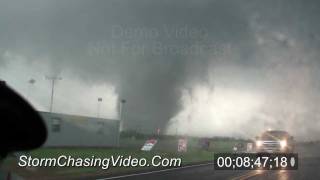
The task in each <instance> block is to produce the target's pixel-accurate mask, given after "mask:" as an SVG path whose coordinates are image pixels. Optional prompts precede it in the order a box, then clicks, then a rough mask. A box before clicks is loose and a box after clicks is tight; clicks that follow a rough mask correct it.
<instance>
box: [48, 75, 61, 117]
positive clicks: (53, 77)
mask: <svg viewBox="0 0 320 180" xmlns="http://www.w3.org/2000/svg"><path fill="white" fill-rule="evenodd" d="M46 79H47V80H50V81H51V98H50V112H52V108H53V96H54V85H55V82H56V81H57V80H62V78H61V77H57V76H46Z"/></svg>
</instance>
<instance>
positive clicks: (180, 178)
mask: <svg viewBox="0 0 320 180" xmlns="http://www.w3.org/2000/svg"><path fill="white" fill-rule="evenodd" d="M111 179H112V180H149V179H152V180H200V179H203V180H212V179H230V180H244V179H250V180H260V179H261V180H262V179H263V180H275V179H279V180H291V179H301V180H305V179H308V180H309V179H310V180H312V179H315V180H318V179H320V157H317V158H313V157H305V158H301V159H299V169H298V170H295V171H285V170H280V171H261V170H253V171H218V170H214V169H213V164H203V165H197V166H189V167H184V168H176V169H171V170H160V171H151V172H145V173H137V174H129V175H123V176H115V177H106V178H103V177H99V178H97V180H111Z"/></svg>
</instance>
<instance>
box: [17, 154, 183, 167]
mask: <svg viewBox="0 0 320 180" xmlns="http://www.w3.org/2000/svg"><path fill="white" fill-rule="evenodd" d="M181 164H182V160H181V158H165V157H161V156H159V155H155V156H153V157H152V158H151V159H147V158H136V157H133V156H110V157H107V158H101V157H95V156H91V157H73V156H66V155H60V156H58V157H54V158H38V157H32V156H26V155H22V156H20V157H19V159H18V166H20V167H101V169H103V170H107V169H109V168H112V167H180V166H181Z"/></svg>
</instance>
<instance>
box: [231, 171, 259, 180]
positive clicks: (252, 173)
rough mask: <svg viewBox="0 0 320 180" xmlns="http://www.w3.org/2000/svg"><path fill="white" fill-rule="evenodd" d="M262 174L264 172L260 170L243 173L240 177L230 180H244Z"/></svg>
mask: <svg viewBox="0 0 320 180" xmlns="http://www.w3.org/2000/svg"><path fill="white" fill-rule="evenodd" d="M263 173H265V171H261V170H255V171H250V172H248V173H244V174H242V175H240V176H236V177H233V178H231V180H245V179H249V178H252V177H254V176H258V175H261V174H263Z"/></svg>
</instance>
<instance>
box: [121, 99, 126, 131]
mask: <svg viewBox="0 0 320 180" xmlns="http://www.w3.org/2000/svg"><path fill="white" fill-rule="evenodd" d="M124 103H126V100H125V99H121V100H120V103H119V120H120V132H121V131H123V129H124V123H123V106H124Z"/></svg>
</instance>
